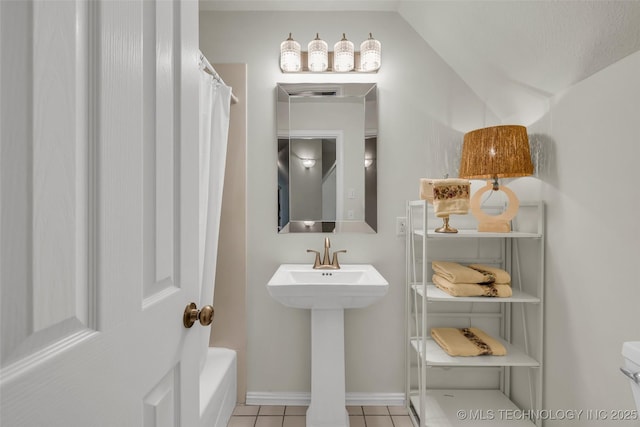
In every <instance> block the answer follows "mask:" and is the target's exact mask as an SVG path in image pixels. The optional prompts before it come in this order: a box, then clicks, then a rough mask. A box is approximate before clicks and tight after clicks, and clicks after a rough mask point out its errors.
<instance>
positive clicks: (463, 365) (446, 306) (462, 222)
mask: <svg viewBox="0 0 640 427" xmlns="http://www.w3.org/2000/svg"><path fill="white" fill-rule="evenodd" d="M487 210H489V211H490V210H494V211H495V212H494V213H499V212H500V211H501V210H502V209H501V208H499V207H492V208H485V211H487ZM441 224H442V220H441V219H439V218H436V217H435V216H434V215H433V211H432V208H431V206H430V205H428V204H426V202H425V201H422V200H419V201H411V202H408V203H407V238H406V253H407V265H406V267H407V271H406V277H407V287H408V289H407V299H406V311H407V390H406V393H407V397H408V399H407V406H408V408H409V413H410V414H411V417H412V420H413V422H414V425H416V426H418V427H426V426H429V427H434V426H458V425H461V426H462V425H464V426H469V425H500V426H534V425H536V426H541V425H542V421H541V419H540V418H537V417H536V415H537V414H539V413H540V411H541V404H542V378H543V377H542V367H543V364H542V355H543V347H542V346H543V314H544V308H543V301H544V205H543V204H542V203H534V204H526V203H521V205H520V210H519V212H518V216H517V217H516V218H514V220H513V224H512V228H513V230H514V231H512V232H510V233H486V232H478V231H476V227H477V223H476V222H475V219H474V218H473V217H472V216H471V215H466V216H453V217H452V218H451V225H452V226H453V227H456V228H458V230H459V232H458V233H456V234H443V233H436V232H435V231H434V228H435V227H438V226H440V225H441ZM425 230H427V232H426V233H425ZM434 260H443V261H455V262H460V263H463V264H467V263H482V264H489V265H493V266H496V267H500V268H503V269H505V270H507V271H509V273H510V274H511V283H512V290H513V295H512V296H511V297H509V298H489V297H454V296H451V295H449V294H447V293H446V292H443V291H442V290H440V289H438V288H437V287H435V286H434V285H433V284H432V283H431V276H432V274H433V271H432V269H431V262H432V261H434ZM445 326H447V327H471V326H475V327H479V328H481V329H483V330H485V332H487V333H489V334H490V335H491V336H493V337H495V338H497V339H499V340H500V341H501V342H502V344H503V345H504V346H505V348H506V349H507V354H506V355H505V356H477V357H452V356H449V355H448V354H447V353H446V352H445V351H444V350H443V349H442V348H441V347H440V346H439V345H438V344H437V343H436V342H435V341H434V340H433V339H431V334H430V332H431V328H432V327H445Z"/></svg>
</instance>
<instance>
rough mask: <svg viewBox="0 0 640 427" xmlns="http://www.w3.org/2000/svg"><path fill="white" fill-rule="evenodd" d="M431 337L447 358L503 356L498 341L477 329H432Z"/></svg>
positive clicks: (503, 348) (502, 350) (504, 350)
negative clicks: (445, 353)
mask: <svg viewBox="0 0 640 427" xmlns="http://www.w3.org/2000/svg"><path fill="white" fill-rule="evenodd" d="M431 337H432V338H433V339H434V340H435V342H437V343H438V345H439V346H440V347H442V349H443V350H444V351H446V352H447V354H448V355H449V356H483V355H488V356H504V355H505V354H507V349H506V348H505V347H504V345H502V343H501V342H500V341H498V340H497V339H495V338H493V337H491V336H490V335H489V334H487V333H486V332H484V331H483V330H482V329H479V328H432V329H431Z"/></svg>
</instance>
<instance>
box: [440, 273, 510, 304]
mask: <svg viewBox="0 0 640 427" xmlns="http://www.w3.org/2000/svg"><path fill="white" fill-rule="evenodd" d="M431 280H432V281H433V284H434V285H435V286H436V287H437V288H438V289H441V290H442V291H444V292H446V293H448V294H449V295H452V296H454V297H498V298H508V297H510V296H511V295H513V292H512V290H511V286H510V285H509V284H507V283H504V284H503V283H492V284H490V285H479V284H477V283H451V282H450V281H448V280H447V279H445V278H444V277H442V276H440V275H438V274H434V275H433V277H432V278H431Z"/></svg>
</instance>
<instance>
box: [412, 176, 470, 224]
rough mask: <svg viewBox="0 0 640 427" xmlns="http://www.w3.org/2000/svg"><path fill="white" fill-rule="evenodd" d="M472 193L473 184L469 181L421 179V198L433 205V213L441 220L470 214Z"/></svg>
mask: <svg viewBox="0 0 640 427" xmlns="http://www.w3.org/2000/svg"><path fill="white" fill-rule="evenodd" d="M470 193H471V183H470V182H469V180H467V179H459V178H446V179H428V178H421V179H420V198H421V199H422V200H427V201H428V202H429V203H433V212H434V213H435V215H436V216H437V217H439V218H442V217H448V216H449V215H465V214H466V213H467V212H469V195H470Z"/></svg>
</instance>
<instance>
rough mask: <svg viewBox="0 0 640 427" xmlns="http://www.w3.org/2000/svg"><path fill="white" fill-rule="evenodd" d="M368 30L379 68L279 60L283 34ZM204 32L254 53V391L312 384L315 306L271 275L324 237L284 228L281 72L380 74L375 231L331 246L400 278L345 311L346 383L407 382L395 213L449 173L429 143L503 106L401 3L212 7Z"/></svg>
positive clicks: (212, 41) (248, 58)
mask: <svg viewBox="0 0 640 427" xmlns="http://www.w3.org/2000/svg"><path fill="white" fill-rule="evenodd" d="M370 31H371V32H373V34H374V35H375V36H376V38H378V39H379V40H380V41H381V42H382V48H383V53H382V61H383V65H382V68H381V70H380V71H379V73H377V74H365V75H340V74H327V75H317V74H304V75H291V74H282V73H281V72H280V69H279V65H278V62H279V57H278V55H279V45H280V43H281V42H282V41H283V40H284V39H285V38H286V37H287V35H288V33H289V32H292V33H293V37H294V38H295V39H297V40H299V41H300V42H302V44H306V43H307V42H308V41H309V40H311V39H312V38H313V37H314V36H315V33H316V32H319V33H320V36H321V37H323V38H324V39H325V40H327V41H328V42H329V44H333V43H334V42H335V41H337V39H338V38H339V36H340V35H341V33H342V32H346V33H347V37H349V38H351V39H353V40H354V42H356V44H359V43H360V41H361V40H363V39H364V38H366V37H367V35H368V33H369V32H370ZM200 36H201V38H200V46H201V50H202V51H203V53H204V54H205V55H206V56H207V57H208V58H209V59H210V60H211V61H213V62H216V63H225V62H234V63H238V62H240V63H247V64H248V99H247V104H248V108H249V110H248V123H249V125H248V126H249V129H248V147H247V149H248V151H247V156H248V159H247V175H248V176H247V185H248V201H247V208H248V209H247V211H248V218H247V221H248V223H247V239H248V242H247V243H248V245H247V247H248V261H247V270H248V271H247V316H248V318H247V328H248V331H247V334H248V337H247V340H248V362H247V363H248V366H247V368H248V384H247V388H248V391H250V392H261V391H281V392H295V391H309V390H310V340H309V333H310V322H309V313H308V311H304V310H297V309H292V308H286V307H284V306H282V305H280V304H279V303H277V302H276V301H274V300H272V299H271V297H269V295H268V293H267V291H266V288H265V285H266V283H267V281H268V280H269V278H270V277H271V275H272V274H273V272H274V271H275V270H276V268H277V266H278V265H279V264H280V263H284V262H294V263H295V262H299V263H311V262H312V261H313V259H312V257H310V256H309V254H307V253H306V249H307V248H312V249H320V248H321V246H322V240H323V237H324V235H321V234H304V233H302V234H299V233H294V234H285V235H279V234H277V227H276V212H277V205H276V203H277V201H276V188H277V187H276V186H277V182H276V176H277V172H276V151H277V149H276V147H277V145H276V111H275V110H276V90H275V87H276V83H277V82H286V83H295V82H376V83H378V93H379V118H380V126H379V138H378V159H377V168H378V183H379V188H378V202H379V203H378V233H377V234H335V235H331V239H332V247H333V248H335V249H342V248H346V249H347V250H348V251H349V252H348V253H346V254H344V256H343V257H342V259H341V261H342V262H344V263H357V262H367V263H373V264H374V265H375V266H376V268H378V269H379V271H380V272H381V273H382V274H383V275H384V276H385V277H386V278H387V279H388V280H389V282H390V284H391V288H390V291H389V293H388V295H387V296H386V297H385V298H384V299H383V300H382V301H381V302H379V303H377V304H375V305H373V306H371V307H369V308H365V309H359V310H352V311H351V310H349V311H347V313H346V315H345V322H346V325H345V328H346V331H345V337H346V341H347V343H346V359H347V360H346V372H347V374H346V375H347V391H349V392H367V393H386V392H397V393H402V392H403V391H404V378H405V374H404V340H405V339H404V323H405V322H404V286H403V281H404V271H405V267H404V262H405V261H404V240H403V238H400V237H397V236H396V235H395V218H396V217H397V216H404V205H405V201H406V200H409V199H415V198H417V197H418V179H419V178H420V177H429V176H434V175H436V174H437V175H436V176H440V175H441V174H442V173H443V170H444V169H445V168H444V167H442V166H441V165H442V164H445V162H444V160H443V158H442V157H441V158H438V160H439V162H438V167H437V168H438V169H439V170H435V169H436V168H435V167H434V166H433V165H434V162H433V161H430V159H429V155H430V154H431V155H432V158H436V157H437V156H434V155H433V153H434V151H433V149H432V148H433V147H435V146H437V147H446V146H448V145H452V144H459V143H461V139H462V133H464V132H465V131H468V130H470V129H474V128H477V127H482V126H483V125H492V124H495V123H486V118H487V117H493V120H495V118H494V116H493V115H492V114H491V113H490V112H487V111H485V107H484V105H483V104H482V103H481V102H480V100H479V99H478V98H477V97H476V96H475V95H474V94H473V93H472V92H471V91H470V89H469V88H468V87H467V86H466V85H465V84H464V83H463V82H462V81H461V80H460V79H459V78H458V76H457V75H456V74H455V73H454V72H453V71H452V70H451V69H450V68H449V67H448V66H447V65H446V64H445V63H444V62H443V61H442V60H441V59H440V57H438V56H437V55H436V54H435V53H434V52H433V51H432V50H431V48H430V47H429V46H428V45H427V44H426V43H425V42H424V41H423V40H422V39H421V38H420V37H419V36H418V35H417V34H416V33H415V32H414V31H413V30H412V29H411V27H409V26H408V25H407V24H406V22H405V21H404V20H402V18H400V17H399V15H398V14H396V13H382V12H381V13H343V12H341V13H319V12H313V13H294V12H289V13H263V12H203V13H201V20H200ZM454 151H455V150H454ZM229 167H233V165H229ZM455 167H456V168H457V165H455ZM452 168H454V165H450V167H449V169H452ZM450 173H451V174H452V175H454V173H455V171H452V170H451V171H450Z"/></svg>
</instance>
